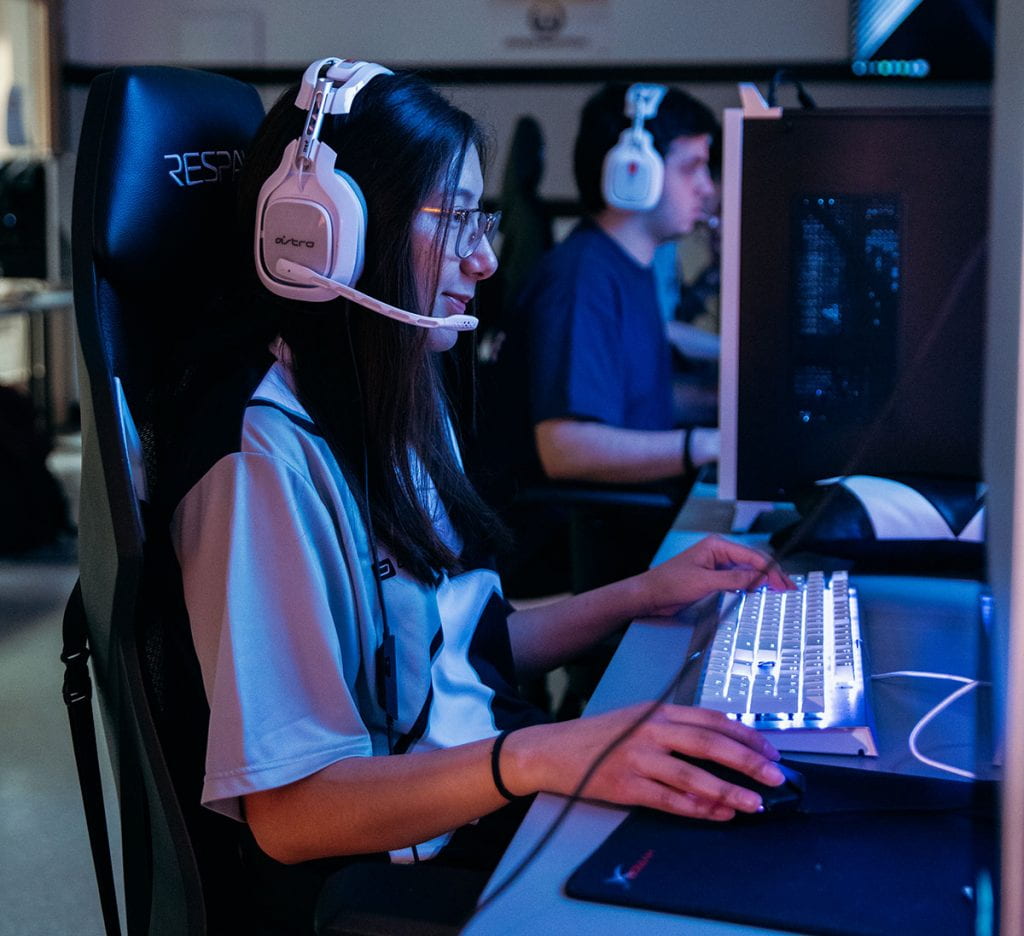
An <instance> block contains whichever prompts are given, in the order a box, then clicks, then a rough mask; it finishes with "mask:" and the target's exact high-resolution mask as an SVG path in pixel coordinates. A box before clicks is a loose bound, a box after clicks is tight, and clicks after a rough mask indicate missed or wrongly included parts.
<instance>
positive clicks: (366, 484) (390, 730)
mask: <svg viewBox="0 0 1024 936" xmlns="http://www.w3.org/2000/svg"><path fill="white" fill-rule="evenodd" d="M345 335H346V337H347V338H348V351H349V357H350V359H351V361H352V375H353V377H354V379H355V385H356V393H357V394H358V396H359V436H360V438H361V439H362V443H363V444H362V449H363V505H362V514H363V525H364V526H365V527H366V539H367V541H368V542H369V545H370V574H371V576H372V577H373V583H374V588H375V589H376V592H377V604H378V605H379V606H380V619H381V635H382V644H381V645H382V646H384V645H386V644H387V642H388V639H389V638H390V637H391V629H390V627H389V626H388V609H387V606H386V605H385V604H384V586H383V584H382V582H381V578H380V568H379V566H380V560H379V559H378V552H377V537H376V535H375V534H374V531H373V519H372V515H371V511H370V456H369V452H368V438H367V432H366V411H365V407H366V399H365V397H364V395H363V383H362V379H361V378H360V376H359V360H358V358H357V357H356V346H355V342H354V341H353V339H352V318H351V316H350V315H349V312H348V309H346V310H345ZM384 720H385V723H386V724H387V734H388V754H392V753H394V718H393V717H392V714H391V712H390V711H388V709H387V706H384Z"/></svg>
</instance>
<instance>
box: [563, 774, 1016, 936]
mask: <svg viewBox="0 0 1024 936" xmlns="http://www.w3.org/2000/svg"><path fill="white" fill-rule="evenodd" d="M799 766H800V769H801V770H802V771H803V773H804V774H805V776H806V778H807V794H806V795H805V799H804V804H802V806H801V808H800V810H799V811H797V812H788V813H772V814H763V815H759V816H743V817H738V818H737V819H735V820H733V821H732V822H729V823H717V822H706V821H700V820H692V819H682V818H678V817H672V816H666V815H665V814H663V813H658V812H654V811H650V810H643V809H637V810H634V811H633V812H632V813H631V814H630V815H629V816H628V817H627V818H626V820H625V821H624V822H623V823H622V824H621V825H620V826H619V827H618V828H617V829H616V830H615V831H614V832H613V833H612V834H611V835H610V836H609V837H608V838H607V839H606V840H605V841H604V842H603V843H602V844H601V845H600V846H599V847H598V849H597V850H596V851H595V852H594V853H593V854H592V855H591V856H590V857H589V858H587V860H586V861H584V863H583V864H582V865H581V866H580V867H579V868H578V869H577V870H576V871H575V872H574V873H573V875H572V877H571V878H570V879H569V881H568V882H567V884H566V892H567V893H568V894H569V896H570V897H576V898H579V899H583V900H591V901H598V902H600V903H612V904H620V905H625V906H633V907H641V908H645V909H649V910H661V911H667V912H670V913H680V914H685V915H687V916H695V917H708V918H712V919H718V920H729V921H733V922H736V923H744V924H749V925H755V926H763V927H772V928H775V929H782V930H792V931H795V932H799V933H814V934H828V936H934V934H936V933H943V934H950V936H955V934H961V933H962V934H965V936H966V934H971V933H973V932H974V914H975V905H974V900H973V894H974V886H975V875H976V868H977V864H978V860H979V856H981V855H992V854H993V849H994V848H995V839H996V836H995V822H994V819H993V818H992V816H993V807H992V803H993V798H992V797H993V793H992V790H991V786H990V785H979V784H968V783H961V782H958V781H951V780H932V779H928V778H919V777H906V776H900V775H896V774H879V773H868V772H864V771H856V770H853V771H851V770H849V769H845V768H834V767H820V768H819V767H818V765H809V764H801V765H799ZM851 774H859V775H860V779H859V782H857V781H854V780H853V779H852V778H851V777H850V775H851ZM837 775H838V776H837ZM989 867H991V864H989Z"/></svg>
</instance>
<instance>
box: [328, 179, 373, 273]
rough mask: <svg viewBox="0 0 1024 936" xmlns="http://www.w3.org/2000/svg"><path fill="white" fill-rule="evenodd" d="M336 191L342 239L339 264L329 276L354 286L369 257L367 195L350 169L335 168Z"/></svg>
mask: <svg viewBox="0 0 1024 936" xmlns="http://www.w3.org/2000/svg"><path fill="white" fill-rule="evenodd" d="M334 178H335V180H336V184H337V191H336V194H335V192H331V194H332V195H334V201H335V206H336V211H335V216H336V217H337V219H338V220H337V224H338V231H337V236H338V238H339V239H340V240H343V243H342V244H341V245H339V249H338V251H337V257H338V263H337V266H336V267H335V268H334V270H332V271H331V272H329V273H328V274H327V276H328V277H329V278H330V279H332V280H335V281H336V282H339V283H344V284H345V285H346V286H354V285H355V283H356V280H357V279H359V277H360V276H361V275H362V272H363V261H364V260H365V259H366V198H365V197H364V196H363V190H362V189H361V188H360V187H359V183H358V182H356V180H355V179H353V178H352V176H350V175H349V174H348V173H347V172H343V171H342V170H341V169H335V170H334Z"/></svg>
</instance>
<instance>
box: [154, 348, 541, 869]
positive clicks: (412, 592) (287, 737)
mask: <svg viewBox="0 0 1024 936" xmlns="http://www.w3.org/2000/svg"><path fill="white" fill-rule="evenodd" d="M291 379H292V378H291V373H290V371H289V370H288V369H287V367H286V366H285V365H284V364H282V363H281V362H280V361H278V362H277V363H275V364H274V365H273V366H272V367H271V368H270V370H269V371H268V372H267V374H266V375H265V377H264V378H263V380H262V382H261V383H260V384H259V386H258V387H257V389H256V391H255V393H254V394H253V395H252V398H251V399H250V400H249V403H248V405H247V406H246V408H245V412H244V416H243V419H242V426H241V433H240V435H239V433H238V431H237V428H236V429H235V439H234V440H233V442H232V444H231V445H230V447H229V450H227V451H218V450H217V448H216V446H215V447H214V448H213V449H209V447H207V448H208V449H209V450H211V451H218V455H217V457H216V459H215V460H213V461H212V463H211V464H210V466H209V468H208V470H206V471H205V472H204V473H202V475H201V477H200V478H199V480H198V481H197V482H196V483H195V484H193V485H192V486H191V487H190V488H189V490H188V492H187V493H186V494H185V496H184V498H183V499H182V500H181V501H180V503H179V504H178V506H177V509H176V510H175V511H174V514H173V519H172V527H171V535H172V540H173V543H174V548H175V551H176V553H177V558H178V561H179V564H180V566H181V572H182V580H183V584H184V595H185V602H186V606H187V609H188V615H189V621H190V626H191V630H192V636H193V640H194V642H195V646H196V650H197V654H198V657H199V661H200V665H201V668H202V673H203V682H204V685H205V689H206V695H207V699H208V702H209V706H210V726H209V741H208V745H207V754H206V774H205V781H204V786H203V793H202V800H203V803H204V804H205V805H207V806H208V807H209V808H211V809H214V810H216V811H218V812H222V813H224V814H226V815H228V816H232V817H234V818H236V819H242V818H243V816H242V809H241V799H240V798H241V797H242V796H244V795H246V794H248V793H253V792H257V791H261V790H267V789H273V788H275V787H279V786H283V785H285V784H288V783H292V782H294V781H296V780H299V779H302V778H303V777H307V776H309V775H311V774H313V773H315V772H316V771H318V770H321V769H323V768H324V767H326V766H328V765H329V764H332V763H334V762H336V761H339V760H341V759H343V758H347V757H365V756H370V755H381V754H388V753H389V737H388V729H387V724H386V718H385V715H384V712H383V710H382V708H381V706H380V704H379V703H378V701H377V700H378V694H377V691H378V687H377V672H376V667H375V665H374V661H375V660H376V654H377V650H378V647H379V646H380V645H381V642H382V639H383V626H384V625H383V618H382V614H381V607H380V602H379V600H378V596H377V583H376V582H375V581H374V577H373V571H372V570H373V568H374V560H373V557H372V556H371V550H370V543H369V538H368V537H367V532H366V527H365V524H364V523H363V520H362V518H361V516H360V512H359V509H358V507H357V502H356V500H355V499H354V497H353V495H352V491H351V489H350V487H349V484H348V482H347V480H346V478H345V476H344V474H343V473H342V471H341V469H340V467H339V465H338V462H337V460H336V459H335V457H334V455H333V454H332V452H331V451H330V449H329V447H328V445H327V444H326V442H325V441H324V439H323V437H322V436H321V434H320V433H319V432H318V431H317V429H316V427H315V426H314V424H313V423H312V421H311V420H310V419H309V417H308V416H307V414H306V413H305V411H304V410H303V408H302V407H301V406H300V404H299V403H298V400H297V398H296V395H295V392H294V389H293V386H292V383H291ZM423 498H424V504H425V505H426V506H427V508H428V510H430V511H432V514H433V516H434V517H435V518H436V523H437V526H438V530H439V531H440V532H441V533H442V535H443V536H446V537H447V538H448V542H449V543H450V544H451V545H453V546H456V547H457V546H458V543H457V542H456V541H455V538H454V534H453V533H452V531H451V529H450V527H449V524H448V520H447V516H446V515H445V513H444V511H443V509H442V507H441V505H440V502H439V499H438V497H437V496H436V492H435V491H434V488H433V485H432V484H430V483H429V479H425V480H424V482H423ZM377 553H378V554H377V557H376V559H377V569H378V574H379V576H380V579H381V582H380V585H381V590H382V593H383V600H384V605H385V607H386V610H387V622H388V627H389V630H390V632H391V634H392V635H393V636H394V638H395V643H396V648H397V650H396V656H397V672H398V680H397V690H398V715H397V719H396V720H395V723H394V726H393V730H392V733H391V739H390V744H391V748H392V750H393V751H394V752H395V753H402V752H405V751H419V750H430V749H435V748H444V747H450V746H453V745H457V744H462V743H466V742H469V741H474V740H478V739H480V738H485V737H488V736H491V735H493V734H495V733H496V732H497V731H498V730H501V729H502V728H504V727H512V726H516V725H519V724H526V723H531V722H535V721H537V720H538V717H537V713H536V712H535V710H533V709H531V708H530V707H529V706H528V705H526V704H525V703H523V702H522V701H521V700H520V699H519V697H518V695H517V693H516V691H515V688H514V686H515V676H514V671H513V665H512V657H511V650H510V647H509V640H508V631H507V627H506V617H507V612H508V605H507V603H506V602H505V600H504V599H503V597H502V594H501V584H500V581H499V579H498V576H497V574H496V573H495V572H494V571H492V570H490V569H486V568H480V569H473V570H471V571H468V572H465V573H462V574H460V575H456V576H454V577H451V578H450V577H448V576H444V575H442V576H441V577H440V580H439V582H438V584H436V585H426V584H424V583H422V582H419V581H417V580H416V579H414V578H413V577H411V576H410V575H408V574H407V573H406V572H404V570H403V569H402V568H401V567H400V566H399V565H398V563H397V562H396V561H395V558H394V557H393V556H392V555H391V554H390V553H389V551H388V549H387V547H386V544H378V549H377ZM446 839H447V837H442V838H440V839H437V840H435V841H433V842H430V843H425V845H424V846H422V847H421V848H420V850H419V853H420V857H425V856H429V855H430V854H432V853H433V852H435V851H436V850H437V849H438V848H439V847H441V845H443V844H444V841H446ZM394 857H396V858H401V857H402V856H401V855H395V856H394Z"/></svg>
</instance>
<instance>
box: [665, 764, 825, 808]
mask: <svg viewBox="0 0 1024 936" xmlns="http://www.w3.org/2000/svg"><path fill="white" fill-rule="evenodd" d="M676 757H679V758H680V759H682V760H685V761H688V762H689V763H691V764H693V765H694V766H695V767H700V769H701V770H706V771H707V772H708V773H709V774H713V775H714V776H716V777H718V778H719V779H720V780H724V781H725V782H726V783H734V784H735V785H736V786H740V787H746V788H747V789H748V790H753V791H754V792H755V793H757V794H758V796H760V797H761V802H762V804H763V805H764V811H765V812H766V813H770V812H793V811H794V810H796V809H798V808H799V806H800V803H801V801H802V800H803V797H804V792H805V791H806V790H807V781H806V779H804V775H803V774H802V773H800V771H798V770H794V769H793V768H792V767H790V766H788V765H787V764H783V763H781V762H779V763H776V764H775V766H776V767H778V768H779V770H780V771H782V775H783V777H785V778H786V779H785V780H784V781H783V782H782V784H780V785H779V786H768V785H767V784H765V783H759V782H758V781H757V780H754V779H753V778H752V777H748V776H747V775H746V774H745V773H740V771H738V770H733V769H732V768H731V767H726V766H725V765H724V764H719V763H718V762H717V761H710V760H698V759H697V758H695V757H685V756H683V755H682V754H676Z"/></svg>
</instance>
